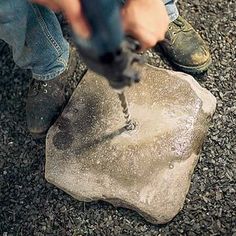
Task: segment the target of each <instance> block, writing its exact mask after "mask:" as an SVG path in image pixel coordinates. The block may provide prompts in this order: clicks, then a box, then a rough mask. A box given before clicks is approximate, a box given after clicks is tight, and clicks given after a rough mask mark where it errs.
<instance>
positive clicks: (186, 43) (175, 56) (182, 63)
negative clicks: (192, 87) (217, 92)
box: [160, 16, 212, 74]
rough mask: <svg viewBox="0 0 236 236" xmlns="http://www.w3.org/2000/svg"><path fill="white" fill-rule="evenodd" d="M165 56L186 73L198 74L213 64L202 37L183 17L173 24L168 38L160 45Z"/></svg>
mask: <svg viewBox="0 0 236 236" xmlns="http://www.w3.org/2000/svg"><path fill="white" fill-rule="evenodd" d="M160 47H161V48H162V49H163V53H164V55H165V56H166V57H167V59H168V60H170V62H171V63H172V64H174V65H175V66H176V67H177V68H179V69H180V70H182V71H184V72H188V73H192V74H198V73H202V72H204V71H206V70H207V69H208V67H209V65H210V64H211V61H212V60H211V56H210V52H209V49H208V47H207V46H206V44H205V42H204V41H203V39H202V38H201V36H200V35H199V34H198V33H197V32H196V31H195V30H194V29H193V27H192V26H191V25H190V24H189V23H188V22H187V21H186V20H185V19H184V18H183V17H181V16H179V17H178V18H177V19H176V20H175V21H173V22H171V23H170V25H169V29H168V31H167V33H166V38H165V40H164V41H163V42H161V43H160Z"/></svg>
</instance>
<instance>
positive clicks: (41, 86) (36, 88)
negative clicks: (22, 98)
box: [32, 80, 48, 94]
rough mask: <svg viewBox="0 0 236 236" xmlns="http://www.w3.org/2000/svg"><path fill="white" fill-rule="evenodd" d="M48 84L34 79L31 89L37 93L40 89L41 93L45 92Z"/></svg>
mask: <svg viewBox="0 0 236 236" xmlns="http://www.w3.org/2000/svg"><path fill="white" fill-rule="evenodd" d="M47 87H48V84H47V83H46V82H45V81H40V80H34V83H33V85H32V89H33V91H34V92H35V93H36V94H37V93H39V92H40V91H42V92H43V93H47V92H48V90H47Z"/></svg>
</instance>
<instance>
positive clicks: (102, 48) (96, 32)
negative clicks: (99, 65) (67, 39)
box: [76, 0, 124, 57]
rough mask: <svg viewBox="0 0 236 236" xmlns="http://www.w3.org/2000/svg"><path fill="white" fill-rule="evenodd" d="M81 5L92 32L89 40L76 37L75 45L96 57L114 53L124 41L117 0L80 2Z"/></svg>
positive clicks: (82, 0)
mask: <svg viewBox="0 0 236 236" xmlns="http://www.w3.org/2000/svg"><path fill="white" fill-rule="evenodd" d="M81 5H82V10H83V13H84V15H85V18H86V19H87V21H88V23H89V25H90V28H91V31H92V32H91V38H90V39H89V40H83V39H81V38H80V37H77V39H76V42H77V44H78V45H79V46H80V47H81V48H83V49H84V50H86V51H91V52H92V53H93V55H95V56H97V57H99V56H102V55H104V54H106V53H113V52H115V51H116V50H117V49H118V48H119V47H120V45H121V43H122V41H123V39H124V32H123V29H122V25H121V16H120V5H119V4H118V2H117V0H81Z"/></svg>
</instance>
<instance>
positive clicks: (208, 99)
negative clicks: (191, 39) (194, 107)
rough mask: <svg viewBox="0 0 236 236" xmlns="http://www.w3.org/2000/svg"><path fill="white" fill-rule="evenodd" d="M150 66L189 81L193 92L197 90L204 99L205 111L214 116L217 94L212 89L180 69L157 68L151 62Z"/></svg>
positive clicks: (197, 93) (203, 106) (203, 107)
mask: <svg viewBox="0 0 236 236" xmlns="http://www.w3.org/2000/svg"><path fill="white" fill-rule="evenodd" d="M148 66H150V67H152V68H154V69H158V70H163V71H166V72H167V73H168V74H169V75H171V76H177V77H178V78H179V79H182V80H185V81H187V82H188V83H189V84H190V86H191V88H192V90H193V92H195V93H196V95H197V96H198V97H199V98H200V99H201V100H202V110H203V112H204V113H206V114H209V115H211V116H213V114H214V113H215V110H216V102H217V101H216V98H215V96H214V95H213V94H212V93H211V92H210V91H208V90H207V89H205V88H203V87H202V86H201V85H200V84H199V83H198V82H197V81H196V80H195V79H194V78H193V77H192V76H191V75H189V74H186V73H183V72H180V71H171V70H166V69H162V68H157V67H155V66H152V65H149V64H148Z"/></svg>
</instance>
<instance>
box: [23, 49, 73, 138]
mask: <svg viewBox="0 0 236 236" xmlns="http://www.w3.org/2000/svg"><path fill="white" fill-rule="evenodd" d="M76 64H77V54H76V50H75V49H73V48H71V49H70V56H69V61H68V67H67V69H66V70H65V71H64V72H63V73H62V74H61V75H59V76H58V77H57V78H55V79H53V80H49V81H39V80H35V79H34V80H33V81H32V83H31V84H30V88H29V93H28V100H27V103H26V119H27V125H28V129H29V131H30V133H31V134H32V136H33V137H34V138H41V137H44V136H45V135H46V133H47V131H48V129H49V128H50V126H51V125H52V124H53V123H54V121H55V120H56V119H57V118H58V116H59V115H60V113H61V112H62V110H63V108H64V106H65V105H66V103H67V101H68V99H67V97H66V88H67V86H68V84H69V83H70V80H71V79H72V77H73V73H74V71H75V68H76Z"/></svg>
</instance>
